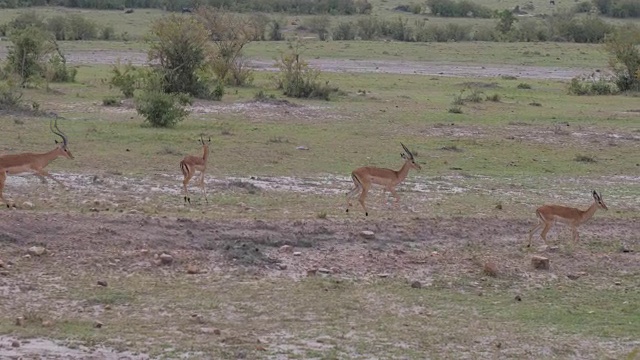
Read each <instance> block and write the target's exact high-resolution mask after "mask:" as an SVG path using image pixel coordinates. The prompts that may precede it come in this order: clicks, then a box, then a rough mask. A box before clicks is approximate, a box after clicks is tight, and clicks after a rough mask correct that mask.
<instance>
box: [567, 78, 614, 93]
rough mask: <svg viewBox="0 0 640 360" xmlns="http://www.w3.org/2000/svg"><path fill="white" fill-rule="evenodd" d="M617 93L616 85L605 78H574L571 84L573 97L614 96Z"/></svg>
mask: <svg viewBox="0 0 640 360" xmlns="http://www.w3.org/2000/svg"><path fill="white" fill-rule="evenodd" d="M615 93H617V89H616V87H615V85H613V84H612V83H611V82H609V81H607V80H606V79H604V78H599V79H596V78H594V77H586V78H585V77H574V78H573V79H571V83H570V84H569V94H572V95H613V94H615Z"/></svg>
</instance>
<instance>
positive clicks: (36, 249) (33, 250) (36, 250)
mask: <svg viewBox="0 0 640 360" xmlns="http://www.w3.org/2000/svg"><path fill="white" fill-rule="evenodd" d="M27 252H28V253H29V255H32V256H42V255H44V254H45V253H46V252H47V249H45V248H43V247H42V246H32V247H30V248H29V250H27Z"/></svg>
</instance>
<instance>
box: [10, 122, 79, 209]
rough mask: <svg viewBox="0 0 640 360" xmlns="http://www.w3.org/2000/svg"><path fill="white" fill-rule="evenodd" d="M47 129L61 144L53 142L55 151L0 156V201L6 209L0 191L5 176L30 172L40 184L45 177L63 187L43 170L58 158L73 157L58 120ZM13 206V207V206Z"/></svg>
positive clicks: (56, 141)
mask: <svg viewBox="0 0 640 360" xmlns="http://www.w3.org/2000/svg"><path fill="white" fill-rule="evenodd" d="M49 128H50V129H51V132H53V133H54V134H56V135H58V136H60V138H61V139H62V142H61V143H60V142H58V140H57V139H56V140H55V143H56V145H57V146H56V147H55V149H53V150H51V151H49V152H47V153H43V154H34V153H21V154H12V155H4V156H0V201H2V202H4V203H5V204H6V205H7V207H10V205H9V203H7V202H6V201H5V200H4V198H3V197H2V190H3V189H4V184H5V181H6V179H7V175H15V174H20V173H25V172H31V173H33V174H34V175H36V176H37V177H39V178H40V180H42V182H44V183H46V179H45V177H48V178H49V179H52V180H53V181H55V182H57V183H58V184H60V185H61V186H62V187H63V188H64V187H65V186H64V184H63V183H62V182H60V181H59V180H58V179H56V178H54V177H53V176H51V174H49V172H47V170H45V169H44V168H45V167H46V166H47V165H49V163H50V162H51V161H53V160H55V159H56V158H58V157H61V156H63V157H66V158H69V159H73V155H72V154H71V151H69V147H68V145H69V140H68V138H67V136H66V135H65V134H64V133H63V132H62V131H61V130H60V129H59V128H58V119H56V120H55V121H51V122H50V123H49ZM14 206H15V205H14Z"/></svg>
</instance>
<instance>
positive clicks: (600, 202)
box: [593, 190, 609, 210]
mask: <svg viewBox="0 0 640 360" xmlns="http://www.w3.org/2000/svg"><path fill="white" fill-rule="evenodd" d="M593 199H594V200H595V201H596V204H598V206H599V207H601V208H603V209H605V210H609V208H608V207H607V204H605V203H604V201H603V200H602V197H601V196H600V195H599V194H598V193H597V192H596V191H595V190H593Z"/></svg>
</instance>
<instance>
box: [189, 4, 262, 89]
mask: <svg viewBox="0 0 640 360" xmlns="http://www.w3.org/2000/svg"><path fill="white" fill-rule="evenodd" d="M196 13H197V15H198V19H199V20H200V21H201V22H202V24H203V25H204V27H205V28H206V29H207V31H208V34H209V38H210V39H211V40H212V41H213V44H214V47H215V51H214V52H213V57H212V65H213V71H214V73H215V74H216V76H217V78H218V80H219V81H222V82H224V83H225V84H229V85H237V86H242V85H248V84H250V83H252V82H253V74H252V71H251V69H250V68H249V67H248V66H246V61H245V60H244V59H243V57H242V49H243V48H244V46H245V45H247V44H248V43H250V42H251V41H252V40H253V39H255V38H256V37H257V36H259V34H260V33H262V34H264V28H263V27H261V26H263V25H262V24H263V23H262V22H261V21H254V20H253V18H251V17H245V16H240V15H236V14H232V13H229V12H226V11H222V10H217V9H213V8H210V7H201V8H199V9H198V10H197V12H196Z"/></svg>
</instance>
